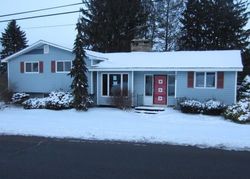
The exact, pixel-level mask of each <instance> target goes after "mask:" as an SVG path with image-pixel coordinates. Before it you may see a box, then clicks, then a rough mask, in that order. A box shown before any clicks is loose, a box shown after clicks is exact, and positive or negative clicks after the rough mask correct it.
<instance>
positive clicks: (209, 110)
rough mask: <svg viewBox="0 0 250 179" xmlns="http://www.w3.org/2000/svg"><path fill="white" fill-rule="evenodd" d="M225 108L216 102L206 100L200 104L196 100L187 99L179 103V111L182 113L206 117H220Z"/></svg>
mask: <svg viewBox="0 0 250 179" xmlns="http://www.w3.org/2000/svg"><path fill="white" fill-rule="evenodd" d="M225 108H226V106H225V105H224V104H223V103H222V102H220V101H216V100H208V101H206V102H200V101H197V100H190V99H187V100H185V101H183V102H181V103H180V109H181V111H182V112H184V113H192V114H199V113H202V114H207V115H220V114H222V113H223V111H224V110H225Z"/></svg>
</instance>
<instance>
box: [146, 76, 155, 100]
mask: <svg viewBox="0 0 250 179" xmlns="http://www.w3.org/2000/svg"><path fill="white" fill-rule="evenodd" d="M147 76H151V77H152V95H151V96H150V95H146V78H147ZM143 88H144V90H143V91H144V93H143V95H144V96H146V97H153V96H154V75H153V74H144V87H143Z"/></svg>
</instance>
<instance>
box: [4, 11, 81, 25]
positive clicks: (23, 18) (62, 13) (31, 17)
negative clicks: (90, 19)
mask: <svg viewBox="0 0 250 179" xmlns="http://www.w3.org/2000/svg"><path fill="white" fill-rule="evenodd" d="M77 12H81V10H78V11H68V12H60V13H54V14H45V15H39V16H30V17H22V18H17V19H7V20H2V21H0V23H1V22H9V21H12V20H27V19H35V18H41V17H50V16H59V15H64V14H73V13H77Z"/></svg>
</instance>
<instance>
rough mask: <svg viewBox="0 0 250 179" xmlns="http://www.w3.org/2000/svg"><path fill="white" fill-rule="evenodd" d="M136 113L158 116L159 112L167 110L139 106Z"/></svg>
mask: <svg viewBox="0 0 250 179" xmlns="http://www.w3.org/2000/svg"><path fill="white" fill-rule="evenodd" d="M134 111H135V112H136V113H144V114H158V113H159V112H162V111H165V108H164V107H158V106H138V107H135V109H134Z"/></svg>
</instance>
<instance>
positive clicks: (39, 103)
mask: <svg viewBox="0 0 250 179" xmlns="http://www.w3.org/2000/svg"><path fill="white" fill-rule="evenodd" d="M22 105H23V107H24V109H44V108H45V106H46V98H31V99H28V100H26V101H24V102H23V103H22Z"/></svg>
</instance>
